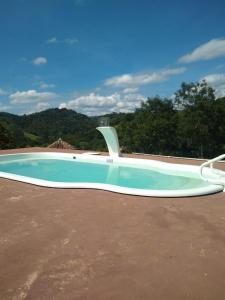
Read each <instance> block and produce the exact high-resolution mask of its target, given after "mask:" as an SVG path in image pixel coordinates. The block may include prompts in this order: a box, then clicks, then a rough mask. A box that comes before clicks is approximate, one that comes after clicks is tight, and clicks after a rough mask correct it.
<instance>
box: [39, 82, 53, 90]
mask: <svg viewBox="0 0 225 300" xmlns="http://www.w3.org/2000/svg"><path fill="white" fill-rule="evenodd" d="M54 87H55V84H53V83H46V82H44V81H41V82H40V88H41V89H49V88H54Z"/></svg>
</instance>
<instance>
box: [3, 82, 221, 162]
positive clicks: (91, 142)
mask: <svg viewBox="0 0 225 300" xmlns="http://www.w3.org/2000/svg"><path fill="white" fill-rule="evenodd" d="M104 117H109V119H110V125H111V126H114V127H115V128H116V129H117V132H118V135H119V140H120V145H121V146H122V148H123V149H126V151H127V152H144V153H154V154H164V155H179V156H189V157H209V158H210V157H213V156H215V155H218V154H221V153H223V152H225V98H220V99H215V93H214V90H213V89H212V88H211V87H209V86H208V85H207V83H206V82H201V83H182V85H181V88H180V89H179V90H178V91H177V92H176V93H175V100H174V101H172V100H171V99H161V98H160V97H154V98H148V100H147V101H146V102H144V103H142V104H141V107H140V108H138V109H136V111H135V112H133V113H112V114H107V115H105V116H104ZM97 126H98V117H87V116H85V115H83V114H79V113H77V112H75V111H73V110H67V109H48V110H46V111H43V112H40V113H35V114H31V115H24V116H15V115H12V114H8V113H0V148H1V149H4V148H15V147H25V146H46V145H49V144H51V143H52V142H54V141H55V140H57V139H58V138H60V137H61V138H62V139H63V140H65V141H67V142H68V143H70V144H72V145H73V146H74V147H75V148H77V149H92V150H100V151H101V150H102V151H105V150H106V144H105V141H104V139H103V137H102V136H101V134H100V133H99V132H98V131H97V130H96V127H97Z"/></svg>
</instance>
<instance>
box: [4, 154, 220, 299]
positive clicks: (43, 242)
mask: <svg viewBox="0 0 225 300" xmlns="http://www.w3.org/2000/svg"><path fill="white" fill-rule="evenodd" d="M32 151H57V150H56V149H47V148H29V149H16V150H7V151H6V150H5V151H3V150H2V151H0V154H5V153H18V152H32ZM61 151H64V150H60V152H61ZM64 152H74V153H77V152H78V151H75V150H74V151H73V150H69V151H66V150H65V151H64ZM132 156H135V157H136V155H132ZM137 157H141V158H146V159H160V160H164V161H168V162H177V163H187V164H201V163H202V162H201V161H192V160H185V159H175V158H167V157H155V156H154V157H151V156H141V155H138V156H137ZM217 166H218V165H217ZM219 167H220V168H221V169H223V170H225V164H224V163H221V164H219ZM224 212H225V193H218V194H214V195H209V196H202V197H191V198H169V199H166V198H152V197H151V198H149V197H138V196H128V195H122V194H116V193H111V192H107V191H99V190H85V189H77V190H75V189H74V190H73V189H71V190H65V189H61V190H58V189H57V190H56V189H51V188H43V187H38V186H34V185H29V184H25V183H21V182H16V181H11V180H6V179H2V178H0V299H15V300H17V299H41V300H42V299H43V300H46V299H47V300H48V299H54V300H55V299H56V300H58V299H60V300H61V299H66V300H70V299H87V300H89V299H92V300H95V299H96V300H103V299H104V300H109V299H110V300H114V299H115V300H126V299H128V300H139V299H143V300H145V299H153V300H164V299H165V300H169V299H171V300H176V299H177V300H178V299H179V300H180V299H193V300H194V299H196V300H198V299H199V300H202V299H206V300H209V299H210V300H211V299H212V300H215V299H225V281H224V280H225V213H224Z"/></svg>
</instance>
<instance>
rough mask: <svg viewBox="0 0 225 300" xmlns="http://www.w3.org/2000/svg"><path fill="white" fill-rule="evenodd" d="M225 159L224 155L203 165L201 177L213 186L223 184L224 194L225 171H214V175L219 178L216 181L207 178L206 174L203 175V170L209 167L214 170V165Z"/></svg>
mask: <svg viewBox="0 0 225 300" xmlns="http://www.w3.org/2000/svg"><path fill="white" fill-rule="evenodd" d="M224 158H225V154H222V155H219V156H217V157H215V158H213V159H210V160H208V161H206V162H204V163H203V164H201V166H200V176H201V178H202V179H203V180H205V181H207V182H209V183H213V184H221V185H223V186H224V190H223V191H224V192H225V172H224V171H220V170H216V169H214V170H213V171H214V172H213V173H214V174H215V175H217V176H218V178H216V179H214V178H209V177H207V176H206V175H205V174H204V175H203V169H204V168H205V167H207V166H209V167H210V168H211V169H213V163H215V162H217V161H220V160H222V159H224Z"/></svg>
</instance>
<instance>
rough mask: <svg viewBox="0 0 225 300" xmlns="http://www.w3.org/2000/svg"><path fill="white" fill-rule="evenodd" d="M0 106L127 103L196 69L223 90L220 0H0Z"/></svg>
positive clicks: (89, 109)
mask: <svg viewBox="0 0 225 300" xmlns="http://www.w3.org/2000/svg"><path fill="white" fill-rule="evenodd" d="M0 25H1V26H0V41H1V44H0V49H1V52H0V53H1V55H0V111H8V112H12V113H18V114H23V113H32V112H36V111H40V110H43V109H46V108H49V107H60V108H62V107H67V108H71V109H74V110H76V111H78V112H82V113H85V114H89V115H99V114H103V113H107V112H112V111H116V112H120V111H121V112H127V111H132V110H134V109H135V107H137V106H139V105H140V102H141V101H144V100H145V99H146V97H148V96H155V95H156V94H157V95H160V96H162V97H171V96H172V95H173V93H174V92H175V91H176V90H177V89H178V88H179V86H180V84H181V82H182V81H186V82H190V81H198V80H201V79H202V78H206V80H207V81H208V82H209V84H210V85H212V86H213V87H214V88H215V89H216V92H217V95H218V96H222V95H225V1H222V0H220V1H219V0H214V1H207V0H206V1H202V0H200V1H193V0H189V1H183V0H180V1H173V0H171V1H165V0H164V1H150V0H148V1H147V0H139V1H138V0H132V1H131V0H120V1H118V0H51V1H50V0H39V1H34V0H7V1H0Z"/></svg>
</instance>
